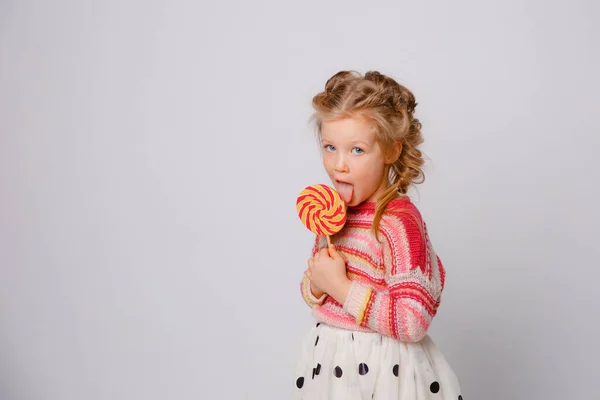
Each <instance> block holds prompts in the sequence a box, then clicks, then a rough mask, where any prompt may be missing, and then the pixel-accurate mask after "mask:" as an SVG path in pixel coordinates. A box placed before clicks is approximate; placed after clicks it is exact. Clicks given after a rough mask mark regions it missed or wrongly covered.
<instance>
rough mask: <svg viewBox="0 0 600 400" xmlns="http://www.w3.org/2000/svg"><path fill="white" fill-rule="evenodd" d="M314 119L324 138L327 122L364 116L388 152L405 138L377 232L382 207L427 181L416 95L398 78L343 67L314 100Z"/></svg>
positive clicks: (378, 203)
mask: <svg viewBox="0 0 600 400" xmlns="http://www.w3.org/2000/svg"><path fill="white" fill-rule="evenodd" d="M312 105H313V108H314V109H315V113H314V114H313V116H312V120H314V121H315V123H316V128H317V133H318V135H319V138H320V137H321V128H322V125H323V122H327V121H334V120H339V119H344V118H356V117H363V118H367V119H368V120H370V121H372V122H374V123H375V126H376V132H377V140H378V142H379V144H380V145H381V148H382V150H383V152H384V154H388V153H389V152H390V151H392V150H393V149H394V144H395V143H397V142H400V143H402V150H401V152H400V155H399V157H398V158H397V159H396V160H395V161H394V162H393V163H392V164H391V165H390V174H389V177H388V179H389V183H390V186H389V187H388V188H387V189H386V190H385V192H383V193H382V195H381V196H380V197H379V198H378V199H377V201H376V206H375V217H374V219H373V232H374V234H375V236H376V237H377V236H378V235H377V231H378V228H379V223H380V221H381V217H382V216H383V212H384V210H385V208H386V206H387V205H388V203H389V202H390V201H391V200H392V199H393V198H395V197H396V195H397V194H402V195H405V194H406V192H407V191H408V189H409V188H410V186H411V185H413V184H418V183H423V181H424V180H425V174H424V173H423V170H422V168H421V167H422V166H423V163H424V160H423V154H422V153H421V151H420V150H419V149H418V146H419V145H420V144H421V143H423V136H422V135H421V123H420V122H419V120H418V119H417V118H414V116H413V114H414V111H415V107H416V106H417V103H416V101H415V96H414V95H413V94H412V92H411V91H410V90H408V89H407V88H406V87H404V86H402V85H400V84H399V83H398V82H396V81H395V80H394V79H392V78H390V77H388V76H385V75H383V74H381V73H379V72H377V71H369V72H367V73H366V74H365V75H364V76H363V75H361V74H360V73H358V72H356V71H340V72H338V73H336V74H335V75H333V76H332V77H331V78H329V80H327V83H326V84H325V90H324V91H323V92H321V93H318V94H317V95H315V96H314V97H313V99H312Z"/></svg>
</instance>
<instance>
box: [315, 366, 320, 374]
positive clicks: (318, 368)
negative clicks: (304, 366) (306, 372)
mask: <svg viewBox="0 0 600 400" xmlns="http://www.w3.org/2000/svg"><path fill="white" fill-rule="evenodd" d="M320 373H321V364H317V368H315V375H319V374H320Z"/></svg>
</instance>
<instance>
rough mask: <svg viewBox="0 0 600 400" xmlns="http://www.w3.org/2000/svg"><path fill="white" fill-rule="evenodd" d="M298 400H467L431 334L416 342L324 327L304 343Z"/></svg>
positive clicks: (296, 389)
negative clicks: (463, 397) (464, 399)
mask: <svg viewBox="0 0 600 400" xmlns="http://www.w3.org/2000/svg"><path fill="white" fill-rule="evenodd" d="M294 379H295V382H294V388H293V392H292V395H291V399H293V400H299V399H304V400H338V399H339V400H373V399H374V400H378V399H379V400H396V399H399V400H426V399H427V400H428V399H431V400H462V396H461V392H460V387H459V384H458V379H457V377H456V375H455V374H454V372H453V371H452V368H451V367H450V365H449V364H448V362H447V361H446V359H445V358H444V356H443V355H442V353H441V352H440V351H439V350H438V349H437V347H436V346H435V344H434V343H433V341H432V340H431V338H430V337H429V336H425V337H424V338H423V339H422V340H421V341H419V342H416V343H407V342H400V341H398V340H395V339H393V338H391V337H388V336H384V335H381V334H379V333H370V332H356V331H349V330H345V329H340V328H335V327H332V326H329V325H326V324H323V323H318V324H316V326H315V325H313V328H312V329H311V330H310V332H309V333H308V335H307V336H306V337H305V338H304V340H303V342H302V349H301V356H300V360H299V362H298V364H297V367H296V375H295V378H294Z"/></svg>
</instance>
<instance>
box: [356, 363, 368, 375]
mask: <svg viewBox="0 0 600 400" xmlns="http://www.w3.org/2000/svg"><path fill="white" fill-rule="evenodd" d="M358 373H359V374H360V375H366V374H368V373H369V366H368V365H367V364H365V363H360V364H358Z"/></svg>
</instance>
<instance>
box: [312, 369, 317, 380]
mask: <svg viewBox="0 0 600 400" xmlns="http://www.w3.org/2000/svg"><path fill="white" fill-rule="evenodd" d="M316 370H317V369H316V368H313V374H312V379H315V372H316Z"/></svg>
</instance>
